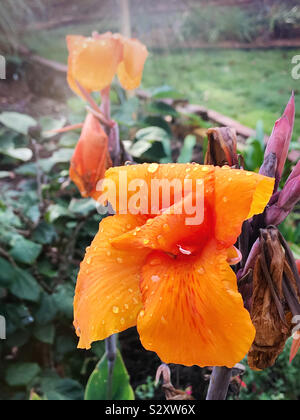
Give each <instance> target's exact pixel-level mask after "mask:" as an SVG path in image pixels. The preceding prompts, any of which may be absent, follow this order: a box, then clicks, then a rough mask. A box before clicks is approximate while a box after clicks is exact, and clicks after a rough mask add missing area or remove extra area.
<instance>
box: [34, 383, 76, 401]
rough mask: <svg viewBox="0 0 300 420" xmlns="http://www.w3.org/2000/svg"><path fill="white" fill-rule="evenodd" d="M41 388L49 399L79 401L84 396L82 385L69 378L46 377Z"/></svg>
mask: <svg viewBox="0 0 300 420" xmlns="http://www.w3.org/2000/svg"><path fill="white" fill-rule="evenodd" d="M42 389H43V392H44V393H45V398H46V399H47V400H49V401H80V400H83V396H84V390H83V387H82V385H81V384H80V383H79V382H77V381H74V380H73V379H69V378H66V379H62V378H59V377H56V378H55V377H53V378H48V379H47V380H44V381H43V383H42Z"/></svg>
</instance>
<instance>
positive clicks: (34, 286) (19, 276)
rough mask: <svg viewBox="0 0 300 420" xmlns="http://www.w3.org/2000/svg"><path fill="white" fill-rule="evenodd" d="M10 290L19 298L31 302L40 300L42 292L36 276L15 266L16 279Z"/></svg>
mask: <svg viewBox="0 0 300 420" xmlns="http://www.w3.org/2000/svg"><path fill="white" fill-rule="evenodd" d="M9 290H10V291H11V293H12V294H14V295H15V296H17V297H18V298H20V299H25V300H29V301H31V302H38V301H39V298H40V294H41V287H40V286H39V284H38V283H37V281H36V280H35V278H34V277H32V275H31V274H30V273H29V272H28V271H25V270H21V269H20V268H15V273H14V279H13V282H12V284H11V285H10V287H9Z"/></svg>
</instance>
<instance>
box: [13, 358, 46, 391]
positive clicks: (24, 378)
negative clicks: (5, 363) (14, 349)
mask: <svg viewBox="0 0 300 420" xmlns="http://www.w3.org/2000/svg"><path fill="white" fill-rule="evenodd" d="M40 370H41V369H40V367H39V365H37V364H36V363H15V364H13V365H11V366H9V368H8V369H7V370H6V372H5V381H6V383H7V384H8V385H9V386H26V385H28V384H29V383H30V382H31V381H32V380H33V379H34V378H35V377H36V376H37V375H38V374H39V373H40Z"/></svg>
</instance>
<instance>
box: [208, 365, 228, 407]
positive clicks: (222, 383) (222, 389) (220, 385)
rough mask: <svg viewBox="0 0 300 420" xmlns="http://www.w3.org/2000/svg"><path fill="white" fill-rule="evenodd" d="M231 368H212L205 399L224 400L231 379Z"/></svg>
mask: <svg viewBox="0 0 300 420" xmlns="http://www.w3.org/2000/svg"><path fill="white" fill-rule="evenodd" d="M231 373H232V369H229V368H227V367H225V366H224V367H219V366H215V367H214V368H213V371H212V374H211V377H210V383H209V387H208V392H207V396H206V400H207V401H210V400H225V399H226V396H227V392H228V387H229V384H230V380H231Z"/></svg>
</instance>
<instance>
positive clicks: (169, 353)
mask: <svg viewBox="0 0 300 420" xmlns="http://www.w3.org/2000/svg"><path fill="white" fill-rule="evenodd" d="M226 258H227V255H226V251H225V250H221V251H220V250H217V244H216V242H214V241H211V242H210V244H209V245H207V247H205V250H204V251H203V253H202V254H201V255H200V256H199V257H185V256H182V257H181V258H177V259H176V260H175V259H174V258H172V257H170V256H169V255H167V254H165V253H162V252H153V253H152V254H151V255H149V257H148V260H147V263H146V264H145V265H144V267H143V271H142V282H141V290H142V299H143V305H144V310H143V311H141V312H140V314H139V317H138V324H137V326H138V331H139V334H140V338H141V342H142V344H143V346H144V347H145V348H146V349H148V350H151V351H155V352H156V353H157V354H158V356H159V357H160V358H161V360H162V361H163V362H165V363H177V364H184V365H186V366H192V365H199V366H224V365H225V366H228V367H233V366H234V365H235V364H236V363H237V362H238V361H240V360H241V359H242V358H243V357H244V356H245V355H246V353H247V351H248V350H249V347H250V346H251V344H252V342H253V340H254V337H255V329H254V327H253V325H252V322H251V320H250V315H249V313H248V311H247V310H246V309H244V306H243V301H242V297H241V295H240V294H239V293H238V290H237V285H236V277H235V275H234V273H233V271H232V270H231V268H230V267H229V265H228V263H227V262H226Z"/></svg>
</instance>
